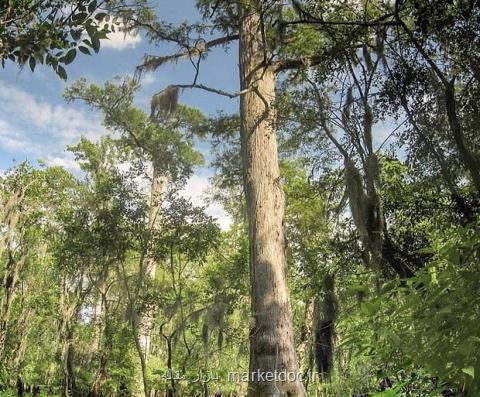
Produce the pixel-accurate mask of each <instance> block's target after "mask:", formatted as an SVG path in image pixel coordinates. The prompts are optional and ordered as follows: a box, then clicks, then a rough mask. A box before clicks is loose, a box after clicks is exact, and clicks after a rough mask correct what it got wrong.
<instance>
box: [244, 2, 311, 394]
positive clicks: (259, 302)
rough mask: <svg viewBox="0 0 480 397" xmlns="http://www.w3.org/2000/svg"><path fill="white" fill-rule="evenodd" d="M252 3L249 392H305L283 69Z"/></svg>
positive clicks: (248, 18)
mask: <svg viewBox="0 0 480 397" xmlns="http://www.w3.org/2000/svg"><path fill="white" fill-rule="evenodd" d="M245 3H247V4H246V5H245V6H244V8H243V9H242V14H243V15H242V17H241V21H240V85H241V89H242V90H245V89H251V91H249V92H247V93H246V94H244V95H243V96H242V97H241V101H240V115H241V140H242V161H243V172H244V186H245V192H246V199H247V211H248V220H249V239H250V272H251V288H252V289H251V295H252V296H251V298H252V311H253V319H254V324H253V327H252V329H251V332H250V383H249V391H248V396H249V397H257V396H258V397H260V396H261V397H265V396H287V395H288V396H292V397H293V396H303V395H304V389H303V386H302V383H301V380H300V377H299V366H298V362H297V356H296V353H295V343H294V335H293V324H292V315H291V309H290V297H289V291H288V285H287V261H286V254H285V249H286V244H285V235H284V212H285V203H284V195H283V190H282V185H281V181H280V171H279V166H278V152H277V138H276V131H275V116H276V115H275V110H274V108H273V105H274V100H275V82H276V75H275V72H274V71H273V70H272V69H270V68H268V67H267V68H266V67H264V65H265V60H264V56H266V47H265V43H264V41H263V40H262V31H263V29H262V21H261V12H260V7H261V6H262V2H261V1H259V0H251V1H247V2H245ZM281 373H284V374H286V375H287V376H286V377H287V379H284V378H283V376H282V375H279V374H281ZM272 377H273V379H272Z"/></svg>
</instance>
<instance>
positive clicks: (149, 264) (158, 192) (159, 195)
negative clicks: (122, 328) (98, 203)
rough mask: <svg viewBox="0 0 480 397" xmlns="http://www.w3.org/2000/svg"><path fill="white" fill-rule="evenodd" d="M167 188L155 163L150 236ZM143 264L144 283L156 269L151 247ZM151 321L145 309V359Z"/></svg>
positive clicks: (142, 324) (142, 321)
mask: <svg viewBox="0 0 480 397" xmlns="http://www.w3.org/2000/svg"><path fill="white" fill-rule="evenodd" d="M167 189H168V177H166V176H165V175H164V174H162V173H161V172H159V171H158V170H157V169H156V167H155V165H154V169H153V177H152V187H151V192H150V211H149V215H148V230H149V231H150V234H151V236H155V235H156V234H157V233H158V231H159V229H160V215H161V214H160V211H161V207H162V203H163V200H164V199H165V194H166V193H167ZM144 262H145V264H143V263H142V264H141V269H140V282H141V284H142V285H144V279H145V278H146V279H149V280H153V279H154V278H155V273H156V270H157V261H156V260H155V258H154V257H153V254H152V252H151V249H147V255H146V258H145V261H144ZM152 323H153V313H152V312H151V311H147V312H146V313H145V314H144V315H143V316H142V318H141V319H140V327H141V336H140V343H141V346H142V350H143V352H144V356H145V361H147V359H148V354H149V352H150V339H151V338H150V334H151V328H152Z"/></svg>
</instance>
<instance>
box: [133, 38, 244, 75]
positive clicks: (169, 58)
mask: <svg viewBox="0 0 480 397" xmlns="http://www.w3.org/2000/svg"><path fill="white" fill-rule="evenodd" d="M238 38H239V36H238V34H232V35H230V36H225V37H220V38H218V39H214V40H210V41H207V42H203V41H202V42H198V44H196V45H195V46H194V47H192V48H188V49H187V50H185V51H182V52H179V53H177V54H173V55H166V56H146V57H145V58H144V62H143V64H142V65H139V66H137V72H139V73H142V72H144V71H153V70H156V69H158V68H159V67H160V66H162V65H163V64H164V63H167V62H175V61H178V60H179V59H191V58H192V57H196V56H198V57H200V56H201V55H202V54H203V53H204V52H205V51H208V50H209V49H211V48H214V47H217V46H219V45H224V44H227V43H230V42H232V41H235V40H238Z"/></svg>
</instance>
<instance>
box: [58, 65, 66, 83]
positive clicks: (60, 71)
mask: <svg viewBox="0 0 480 397" xmlns="http://www.w3.org/2000/svg"><path fill="white" fill-rule="evenodd" d="M56 71H57V74H58V76H59V77H60V78H61V79H62V80H67V71H66V70H65V68H64V67H63V66H61V65H58V67H57V70H56Z"/></svg>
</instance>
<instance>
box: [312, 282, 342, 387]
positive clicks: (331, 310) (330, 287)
mask: <svg viewBox="0 0 480 397" xmlns="http://www.w3.org/2000/svg"><path fill="white" fill-rule="evenodd" d="M322 292H323V299H322V298H320V297H319V296H317V297H316V298H315V303H314V328H315V332H314V346H315V348H314V353H315V363H316V365H317V371H318V373H319V375H320V376H321V379H323V380H328V379H330V376H331V373H332V369H333V339H334V334H335V320H336V317H337V300H336V298H335V285H334V278H333V276H331V275H329V274H327V275H325V276H324V278H323V291H322Z"/></svg>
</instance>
